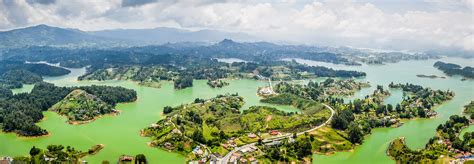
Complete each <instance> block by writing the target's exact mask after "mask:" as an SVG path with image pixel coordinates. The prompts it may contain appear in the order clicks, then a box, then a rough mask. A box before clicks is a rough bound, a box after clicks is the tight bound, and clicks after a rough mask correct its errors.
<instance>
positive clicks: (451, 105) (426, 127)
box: [298, 58, 474, 163]
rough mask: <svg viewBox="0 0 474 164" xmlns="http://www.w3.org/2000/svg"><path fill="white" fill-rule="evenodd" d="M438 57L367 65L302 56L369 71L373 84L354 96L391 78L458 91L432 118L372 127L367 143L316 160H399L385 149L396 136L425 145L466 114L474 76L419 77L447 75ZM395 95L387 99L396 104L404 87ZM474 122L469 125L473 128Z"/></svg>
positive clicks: (412, 144) (462, 62)
mask: <svg viewBox="0 0 474 164" xmlns="http://www.w3.org/2000/svg"><path fill="white" fill-rule="evenodd" d="M440 60H442V61H447V62H453V63H457V64H460V65H463V66H473V65H474V61H472V60H468V59H459V58H443V59H440ZM436 61H438V60H425V61H404V62H399V63H395V64H387V65H372V66H368V65H363V66H359V67H356V66H344V65H333V64H325V63H317V62H312V61H307V60H298V62H301V63H306V64H308V65H323V64H325V66H329V67H333V68H335V69H350V70H360V71H364V72H366V73H367V77H366V78H365V79H361V80H363V81H369V82H370V83H371V84H372V86H371V87H370V88H368V89H364V90H362V91H361V92H363V93H364V94H360V93H358V94H357V95H355V96H354V97H363V96H364V95H366V94H368V93H371V92H372V91H373V90H374V89H375V87H376V85H377V84H379V85H384V86H385V87H387V86H388V84H389V83H390V82H392V81H393V82H395V83H407V82H408V83H414V84H419V85H422V86H427V87H431V88H434V89H442V90H448V89H449V90H452V91H454V92H455V94H456V95H455V97H454V99H453V100H451V101H448V102H447V103H445V104H443V105H440V106H438V107H437V108H436V111H437V112H438V113H439V114H438V115H437V116H436V117H435V118H432V119H417V120H410V121H407V122H406V123H405V124H404V125H403V126H401V127H399V128H379V129H375V130H373V131H372V134H371V135H368V136H367V137H366V139H365V140H364V143H363V144H362V145H360V146H358V147H356V148H355V150H353V151H352V152H339V153H336V154H334V155H329V156H327V155H314V156H313V161H314V163H395V162H394V161H392V160H391V159H390V158H389V157H388V156H387V155H386V154H385V151H386V149H387V147H388V145H389V143H390V141H392V140H393V139H395V138H397V137H401V136H403V137H405V138H406V141H407V143H408V146H409V147H410V148H414V149H415V148H423V147H424V145H425V144H426V143H427V142H428V140H429V138H431V137H432V136H433V135H434V133H435V129H436V127H437V126H438V125H439V124H441V123H444V122H445V121H446V120H448V119H449V116H451V115H454V114H462V110H463V106H464V105H465V104H467V103H468V102H469V101H471V100H474V80H467V81H461V77H459V76H454V77H447V78H446V79H428V78H418V77H416V75H417V74H426V75H432V74H433V75H438V76H446V75H444V74H443V73H442V72H441V71H438V70H437V69H435V68H434V67H433V66H432V65H433V64H434V63H435V62H436ZM390 91H391V92H392V95H391V96H390V97H389V98H387V99H386V101H385V103H391V104H395V103H397V102H400V101H401V96H402V95H403V94H402V93H401V91H396V90H390ZM473 129H474V128H473V126H471V127H469V128H467V129H465V130H464V131H463V132H466V131H473Z"/></svg>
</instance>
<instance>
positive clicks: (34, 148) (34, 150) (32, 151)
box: [30, 146, 41, 158]
mask: <svg viewBox="0 0 474 164" xmlns="http://www.w3.org/2000/svg"><path fill="white" fill-rule="evenodd" d="M40 152H41V149H39V148H36V147H35V146H33V147H32V148H31V149H30V155H31V158H33V157H34V156H36V155H38V154H39V153H40Z"/></svg>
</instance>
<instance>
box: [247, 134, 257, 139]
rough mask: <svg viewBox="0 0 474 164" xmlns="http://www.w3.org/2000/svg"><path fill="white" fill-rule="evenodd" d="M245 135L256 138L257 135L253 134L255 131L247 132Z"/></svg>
mask: <svg viewBox="0 0 474 164" xmlns="http://www.w3.org/2000/svg"><path fill="white" fill-rule="evenodd" d="M247 137H249V138H256V137H257V135H255V133H249V134H248V135H247Z"/></svg>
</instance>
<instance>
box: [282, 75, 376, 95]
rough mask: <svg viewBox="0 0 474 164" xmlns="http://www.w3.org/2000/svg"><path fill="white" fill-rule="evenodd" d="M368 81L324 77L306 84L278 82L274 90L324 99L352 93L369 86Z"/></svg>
mask: <svg viewBox="0 0 474 164" xmlns="http://www.w3.org/2000/svg"><path fill="white" fill-rule="evenodd" d="M369 86H370V85H369V84H368V83H363V82H356V81H354V80H336V79H331V78H329V79H326V80H325V81H323V82H321V83H317V82H313V81H310V82H309V83H308V84H307V85H300V84H290V83H288V82H280V83H278V84H277V85H276V86H275V87H274V90H275V92H277V93H280V94H285V93H286V94H292V95H296V96H298V97H301V98H305V99H310V100H311V99H312V100H324V99H326V98H328V97H331V96H345V95H352V94H354V93H355V92H356V91H359V90H360V89H361V88H364V87H369Z"/></svg>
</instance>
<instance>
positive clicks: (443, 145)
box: [387, 115, 474, 163]
mask: <svg viewBox="0 0 474 164" xmlns="http://www.w3.org/2000/svg"><path fill="white" fill-rule="evenodd" d="M468 125H469V120H468V119H467V118H466V117H461V116H457V115H453V116H451V117H450V118H449V120H448V121H446V123H444V124H441V125H439V126H438V128H437V129H436V135H435V136H434V137H433V138H431V139H430V140H429V142H428V143H427V144H426V145H425V148H424V149H419V150H411V149H410V148H408V147H407V146H406V144H405V142H404V139H403V138H399V139H396V140H394V141H392V142H391V143H390V146H389V148H388V150H387V153H388V155H390V156H391V157H392V158H394V159H395V160H397V161H398V162H401V163H406V162H415V163H435V162H437V161H440V160H442V159H441V156H444V157H448V158H453V157H456V158H457V157H461V156H463V155H464V153H466V152H467V153H468V152H471V151H472V148H473V147H474V133H473V132H467V133H465V134H464V136H459V133H460V132H461V130H462V129H463V128H465V127H467V126H468ZM461 137H462V139H461Z"/></svg>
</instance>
